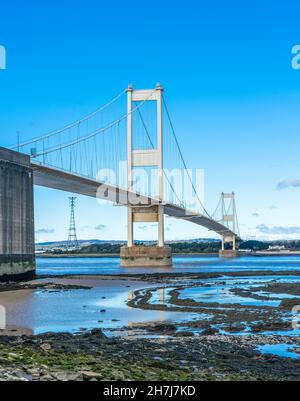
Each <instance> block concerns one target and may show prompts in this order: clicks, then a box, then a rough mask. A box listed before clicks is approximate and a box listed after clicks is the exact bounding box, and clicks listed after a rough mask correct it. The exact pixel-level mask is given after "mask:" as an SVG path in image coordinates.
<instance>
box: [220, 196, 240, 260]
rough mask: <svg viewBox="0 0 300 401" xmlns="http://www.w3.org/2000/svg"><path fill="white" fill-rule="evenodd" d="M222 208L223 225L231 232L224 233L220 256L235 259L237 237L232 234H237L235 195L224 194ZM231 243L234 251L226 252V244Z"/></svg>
mask: <svg viewBox="0 0 300 401" xmlns="http://www.w3.org/2000/svg"><path fill="white" fill-rule="evenodd" d="M221 208H222V224H223V225H224V226H226V227H228V229H229V230H230V232H231V233H230V234H229V232H226V231H225V232H223V233H222V250H221V252H220V256H223V257H229V258H230V257H235V256H236V255H237V249H236V248H237V244H236V235H233V234H232V233H235V232H236V228H237V227H236V226H237V221H236V203H235V193H234V192H232V193H224V192H222V194H221ZM226 243H231V244H232V250H228V249H227V250H226V249H225V244H226Z"/></svg>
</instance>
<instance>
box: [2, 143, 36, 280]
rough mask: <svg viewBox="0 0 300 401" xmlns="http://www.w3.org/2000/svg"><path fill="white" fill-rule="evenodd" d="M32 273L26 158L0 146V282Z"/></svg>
mask: <svg viewBox="0 0 300 401" xmlns="http://www.w3.org/2000/svg"><path fill="white" fill-rule="evenodd" d="M34 275H35V253H34V209H33V172H32V170H31V167H30V157H29V156H27V155H23V154H21V153H17V152H14V151H11V150H8V149H5V148H2V147H0V281H9V280H12V281H19V280H27V279H31V278H33V277H34Z"/></svg>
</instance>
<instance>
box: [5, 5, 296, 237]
mask: <svg viewBox="0 0 300 401" xmlns="http://www.w3.org/2000/svg"><path fill="white" fill-rule="evenodd" d="M0 11H1V12H0V44H1V45H4V46H5V47H6V50H7V70H5V71H2V70H1V71H0V144H1V146H9V145H11V144H13V143H15V142H16V140H17V132H20V137H21V140H23V139H28V138H31V137H33V136H36V135H39V134H41V133H44V132H46V131H48V130H51V129H55V128H57V127H59V126H61V125H64V124H66V123H68V122H70V121H73V120H75V119H77V118H79V117H81V116H82V115H84V114H85V113H87V112H89V111H92V110H94V109H95V108H97V107H98V106H99V105H101V104H103V103H105V102H106V101H107V100H108V99H110V98H111V97H113V96H114V95H115V94H117V93H119V92H120V91H121V90H122V89H123V88H125V87H126V86H127V84H128V83H130V82H131V83H133V84H134V86H135V87H137V88H140V87H141V88H144V87H146V88H147V87H153V86H154V85H155V83H156V82H158V81H160V82H161V83H162V84H163V86H164V88H165V96H166V98H167V100H168V105H169V108H170V110H171V113H172V115H173V120H174V125H175V127H176V131H177V134H178V137H179V140H180V142H181V144H182V148H183V152H184V154H185V155H186V158H187V160H188V164H189V167H191V168H203V169H204V170H205V198H206V206H207V208H208V209H210V210H213V209H214V207H215V205H216V203H217V200H218V197H219V194H220V192H221V191H232V190H234V191H235V192H236V194H237V205H238V213H239V221H240V226H241V227H240V228H241V233H242V235H243V236H244V237H254V236H255V237H256V238H274V239H275V238H282V237H285V238H297V237H299V232H300V228H299V227H300V208H299V199H300V183H299V180H300V159H299V148H300V146H299V145H300V136H299V130H300V124H299V109H300V70H298V71H296V70H293V69H292V68H291V59H292V55H291V49H292V47H293V46H294V45H296V44H300V28H299V12H300V5H299V2H297V1H285V2H279V1H266V2H261V1H243V2H241V1H227V2H222V1H214V2H206V3H205V4H204V2H199V1H190V0H187V1H185V2H182V1H173V2H170V1H169V0H168V1H166V0H165V1H163V0H161V1H156V0H154V1H151V2H146V1H130V0H129V1H120V0H119V1H114V2H112V1H99V0H98V1H96V0H86V1H84V2H83V1H75V2H72V3H71V2H70V1H66V0H60V1H57V0H52V1H51V2H45V1H44V2H40V1H32V0H31V1H27V2H24V1H14V0H12V1H10V2H5V3H4V2H2V4H1V10H0ZM280 182H283V184H281V185H280V186H279V187H278V184H279V183H280ZM67 196H68V194H66V193H62V192H57V191H53V190H48V189H42V188H36V189H35V209H36V230H37V240H55V239H65V238H66V236H67V228H68V220H69V210H68V199H67ZM76 214H77V226H78V236H79V237H80V238H82V239H85V238H99V239H123V238H126V211H125V210H124V209H121V208H116V207H113V206H99V205H98V204H97V203H96V201H95V200H94V199H88V198H84V197H79V198H78V202H77V210H76ZM166 225H167V231H166V237H167V239H179V238H196V237H209V236H210V237H211V236H214V235H213V234H212V233H208V232H206V231H205V230H202V229H200V228H199V227H197V226H193V225H192V224H189V223H182V222H178V221H173V220H169V219H167V220H166ZM96 228H98V229H96ZM136 233H137V234H136V237H137V238H139V239H150V238H154V237H155V231H154V228H153V227H151V226H150V227H147V228H145V227H144V226H140V227H137V231H136Z"/></svg>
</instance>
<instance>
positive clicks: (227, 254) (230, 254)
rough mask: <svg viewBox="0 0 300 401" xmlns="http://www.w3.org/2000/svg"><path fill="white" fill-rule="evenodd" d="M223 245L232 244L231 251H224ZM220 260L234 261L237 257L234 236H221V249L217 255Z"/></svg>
mask: <svg viewBox="0 0 300 401" xmlns="http://www.w3.org/2000/svg"><path fill="white" fill-rule="evenodd" d="M225 243H232V249H225ZM219 255H220V257H221V258H224V259H234V258H236V257H237V247H236V238H235V236H232V237H231V236H226V235H223V236H222V249H221V250H220V253H219Z"/></svg>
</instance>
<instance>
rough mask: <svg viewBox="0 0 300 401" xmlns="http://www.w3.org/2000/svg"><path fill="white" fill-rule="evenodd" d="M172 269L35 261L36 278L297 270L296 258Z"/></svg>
mask: <svg viewBox="0 0 300 401" xmlns="http://www.w3.org/2000/svg"><path fill="white" fill-rule="evenodd" d="M173 262H174V265H173V267H172V268H155V269H150V268H123V267H120V260H119V258H38V259H37V274H45V275H65V274H83V275H86V274H88V275H93V274H104V275H105V274H109V275H111V274H115V275H118V274H140V273H155V272H156V273H172V272H173V273H200V272H201V273H203V272H206V273H212V272H218V273H222V272H224V271H226V272H234V271H243V270H247V271H265V270H274V271H276V270H278V271H279V270H300V256H277V257H276V256H267V257H263V256H257V257H254V256H246V257H240V258H236V259H232V260H224V259H220V258H219V257H206V256H177V257H174V258H173Z"/></svg>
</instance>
